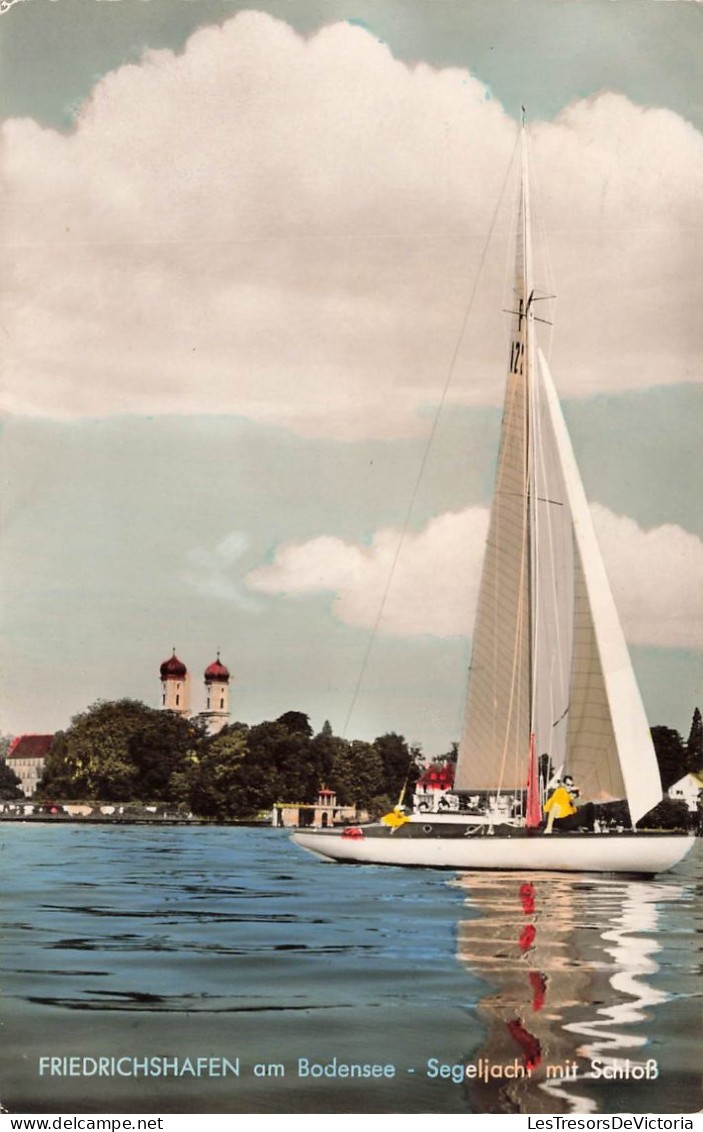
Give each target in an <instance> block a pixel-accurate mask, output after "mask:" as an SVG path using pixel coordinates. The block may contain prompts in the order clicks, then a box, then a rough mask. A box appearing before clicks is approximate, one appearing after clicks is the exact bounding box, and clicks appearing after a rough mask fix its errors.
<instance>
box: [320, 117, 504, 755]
mask: <svg viewBox="0 0 703 1132" xmlns="http://www.w3.org/2000/svg"><path fill="white" fill-rule="evenodd" d="M518 141H519V135H518V138H517V139H516V141H515V147H514V149H513V152H512V154H511V157H510V161H509V162H508V167H507V169H506V170H505V176H504V177H503V183H502V185H501V187H500V192H499V193H498V200H497V201H496V206H495V209H494V211H493V216H492V218H491V223H490V227H489V229H488V235H487V236H486V241H485V243H484V246H483V250H482V252H481V258H480V259H479V263H478V270H477V271H476V276H475V279H474V285H473V288H472V290H471V294H470V295H469V300H468V303H467V305H466V309H465V311H464V317H463V319H462V323H461V327H460V329H459V334H458V336H457V340H456V345H455V347H454V352H453V354H452V357H451V361H450V363H449V368H448V370H447V376H446V379H445V381H444V387H443V389H442V394H441V397H440V399H439V404H438V405H437V411H436V413H435V415H434V419H433V421H432V427H431V429H430V433H429V436H428V438H427V443H426V445H425V450H424V452H423V454H422V459H421V461H420V468H419V470H418V473H417V476H416V479H415V483H414V486H413V490H412V493H411V495H410V502H409V503H408V507H407V511H406V512H405V518H404V520H403V526H402V527H401V531H400V537H399V539H398V544H397V546H396V548H395V554H394V555H393V561H392V562H391V567H390V570H389V572H388V577H387V579H386V585H385V588H384V591H383V596H382V597H381V604H380V606H379V609H378V613H377V614H376V620H375V621H374V624H373V629H372V630H371V635H370V637H369V641H368V644H367V646H366V651H365V653H364V657H363V660H362V662H361V671H360V672H359V677H358V679H357V682H356V687H355V688H354V695H353V696H352V701H351V705H350V707H349V711H348V712H347V718H346V719H345V721H344V728H343V730H342V738H346V735H347V728H348V727H349V723H350V720H351V717H352V715H353V713H354V708H355V707H356V701H357V700H358V698H359V693H360V691H361V686H362V684H363V681H364V676H365V674H366V669H367V667H368V663H369V657H370V656H371V650H372V648H373V645H374V641H375V640H376V635H377V633H378V627H379V625H380V624H381V621H382V619H383V614H384V611H385V608H386V602H387V600H388V594H389V593H390V588H391V585H392V583H393V578H394V576H395V570H396V566H397V565H398V559H399V558H400V552H401V549H402V547H403V543H404V542H405V537H406V535H407V533H408V527H409V526H410V519H411V516H412V513H413V510H414V507H415V501H416V499H417V494H418V491H419V490H420V484H421V482H422V478H423V476H424V474H425V468H426V467H427V461H428V459H429V455H430V449H431V448H432V444H433V443H434V438H435V436H436V434H437V428H438V426H439V418H440V416H441V414H442V410H443V408H444V404H445V402H446V399H447V393H448V392H449V386H450V384H451V380H452V377H453V376H454V368H455V366H456V363H457V359H458V357H459V350H460V348H461V343H462V342H463V340H464V334H465V333H466V327H467V324H468V321H469V317H470V315H471V311H472V308H473V305H474V302H475V300H476V294H477V292H478V285H479V282H480V280H481V276H482V274H483V269H484V266H485V263H486V258H487V256H488V248H489V246H490V243H491V240H492V238H493V232H494V229H495V226H496V222H497V220H498V214H499V212H500V207H501V204H502V202H503V196H504V194H505V187H506V185H507V183H508V176H509V174H510V170H511V169H512V167H513V160H514V158H515V153H516V151H517V146H518Z"/></svg>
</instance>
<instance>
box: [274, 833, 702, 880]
mask: <svg viewBox="0 0 703 1132" xmlns="http://www.w3.org/2000/svg"><path fill="white" fill-rule="evenodd" d="M293 840H294V841H295V842H296V843H297V844H298V845H301V846H302V847H303V848H304V849H307V850H309V852H311V853H314V854H315V855H316V856H317V857H320V858H322V859H323V860H327V861H339V862H345V863H349V864H360V865H361V864H367V865H405V866H415V867H419V868H438V869H497V870H500V869H515V870H521V871H525V872H534V871H549V872H579V873H581V872H597V873H640V874H642V873H646V874H650V875H653V874H655V873H663V872H666V870H667V869H671V868H673V867H674V865H677V864H678V863H679V862H680V861H682V860H683V859H684V857H685V856H686V854H687V853H688V852H689V851H690V850H691V848H692V846H693V843H694V841H695V838H694V837H693V836H691V837H688V836H682V835H676V834H661V835H659V834H656V833H655V834H650V833H633V834H600V835H598V834H590V835H589V834H585V835H582V836H579V835H571V836H560V835H556V836H554V835H553V836H545V835H543V834H542V835H537V836H535V837H524V836H523V837H510V836H501V835H495V836H487V835H483V836H480V837H471V838H470V837H468V836H467V837H462V836H457V837H394V836H393V835H392V834H391V835H389V836H368V835H366V834H365V835H364V836H363V837H348V836H342V834H341V833H340V832H337V831H336V830H308V829H305V830H298V831H297V832H296V833H294V834H293Z"/></svg>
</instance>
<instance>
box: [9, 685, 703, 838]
mask: <svg viewBox="0 0 703 1132" xmlns="http://www.w3.org/2000/svg"><path fill="white" fill-rule="evenodd" d="M652 738H653V740H654V746H655V749H656V752H657V759H658V762H659V770H660V774H661V779H662V787H663V789H664V790H665V791H666V790H667V789H668V788H669V787H670V786H672V785H673V784H674V783H676V782H678V781H679V780H680V779H681V778H682V777H683V776H685V775H686V774H693V775H695V776H698V778H699V779H700V776H701V774H702V773H703V722H702V720H701V713H700V711H699V710H698V708H696V709H695V712H694V714H693V720H692V723H691V731H690V734H689V737H688V741H687V742H684V741H683V739H682V737H681V735H680V734H679V733H678V732H677V731H675V730H673V729H672V728H669V727H664V726H657V727H653V728H652ZM455 758H456V745H453V747H452V750H450V751H448V752H446V753H444V754H442V755H439V756H437V757H436V758H435V759H434V760H433V761H435V762H437V763H444V762H446V761H447V760H453V759H455ZM424 764H425V760H424V759H423V756H422V752H421V750H420V749H419V748H417V747H412V746H410V745H409V744H408V743H407V741H406V740H405V739H404V737H403V736H402V735H399V734H397V733H396V732H389V733H387V734H385V735H381V736H379V737H378V738H377V739H375V740H374V741H373V742H372V743H369V742H365V741H362V740H358V739H344V738H341V737H340V736H338V735H335V734H334V733H333V731H332V728H331V726H330V724H329V723H325V724H324V725H323V727H322V729H321V730H320V731H319V732H318V733H317V734H316V733H314V731H313V728H312V727H311V726H310V721H309V718H308V716H307V715H305V714H304V713H303V712H299V711H288V712H285V713H284V714H283V715H281V716H279V717H278V719H275V720H266V721H264V722H262V723H258V724H254V725H249V724H246V723H232V724H230V725H229V726H227V727H224V728H223V729H222V730H221V731H220V732H219V733H218V734H215V735H211V734H208V732H207V729H206V726H205V724H204V723H203V722H202V720H200V719H187V718H185V717H184V716H182V715H179V714H178V713H176V712H172V711H164V710H155V709H154V708H150V707H147V706H146V705H145V704H143V703H140V702H139V701H137V700H128V699H123V700H118V701H111V702H102V701H101V702H98V703H96V704H93V705H92V706H91V707H89V708H88V709H87V710H86V711H84V712H81V713H80V714H79V715H77V716H75V717H74V718H73V719H72V721H71V725H70V726H69V727H68V728H67V729H66V730H65V731H59V732H57V733H56V735H54V737H53V740H52V743H51V747H50V749H49V752H48V755H47V758H46V763H45V767H44V774H43V777H42V779H41V780H40V783H39V786H38V788H37V792H36V794H35V796H34V798H33V799H32V802H33V813H32V814H25V813H24V812H22V813H20V812H19V810H17V811H15V812H13V811H12V810H11V809H9V808H8V806H3V807H2V810H3V812H2V813H1V814H0V818H5V819H6V820H28V819H31V820H35V821H46V820H57V819H58V820H82V821H90V822H95V823H104V824H117V823H122V824H124V823H133V824H145V825H147V824H148V825H156V824H164V823H168V824H182V823H185V822H192V821H199V822H204V823H228V824H229V823H235V824H245V823H246V824H249V823H255V822H261V821H262V819H263V815H265V814H266V813H267V812H270V811H271V809H272V807H273V806H274V805H275V804H276V803H277V802H290V803H302V804H311V803H313V802H314V799H315V797H316V795H317V792H318V790H319V789H320V786H321V785H322V784H325V785H326V786H327V787H328V788H329V789H331V790H333V791H334V792H335V794H336V796H337V801H338V803H339V805H341V806H349V807H355V808H356V809H357V810H359V811H365V812H366V813H368V815H369V816H370V817H372V818H374V817H378V816H380V815H381V814H383V813H385V812H386V811H387V810H389V809H390V808H391V807H392V806H394V805H395V804H396V803H397V802H398V799H399V797H400V795H401V792H403V791H405V794H406V797H408V798H409V797H410V796H411V794H412V791H413V788H414V785H415V782H416V781H417V779H418V777H419V776H420V774H421V773H422V770H423V766H424ZM702 795H703V791H699V801H698V814H697V815H695V814H694V815H692V816H691V815H690V814H689V813H688V811H687V808H686V805H685V803H684V802H678V801H672V800H671V799H669V798H665V800H664V801H663V802H662V803H661V804H660V806H659V807H657V808H656V810H655V811H652V814H653V815H654V816H655V824H657V825H661V826H663V827H665V828H676V827H682V826H683V827H690V826H692V825H694V826H695V825H698V826H699V827H700V825H701V820H702V814H703V805H702V802H701V796H702ZM21 796H22V795H21V791H20V790H19V788H18V780H17V779H16V778H15V776H14V775H13V774H12V772H11V771H10V770H9V768H8V767H7V764H4V763H3V764H0V800H3V801H6V802H7V801H11V800H13V799H14V800H17V799H19V798H20V797H21ZM612 805H613V806H614V807H621V808H622V807H624V806H625V803H612ZM67 806H68V807H70V811H71V812H67V811H66V807H67ZM79 807H80V809H79ZM80 810H82V811H83V812H82V813H81V812H80ZM623 818H624V819H625V820H626V815H625V814H623Z"/></svg>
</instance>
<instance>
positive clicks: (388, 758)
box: [374, 731, 420, 802]
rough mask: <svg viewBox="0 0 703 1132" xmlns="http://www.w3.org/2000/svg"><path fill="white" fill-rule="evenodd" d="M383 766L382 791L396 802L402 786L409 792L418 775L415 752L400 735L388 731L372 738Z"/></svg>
mask: <svg viewBox="0 0 703 1132" xmlns="http://www.w3.org/2000/svg"><path fill="white" fill-rule="evenodd" d="M374 747H375V749H376V750H377V751H378V754H379V755H380V758H381V764H382V767H383V793H384V794H385V795H387V796H388V798H390V799H393V801H394V802H397V800H398V798H399V797H400V792H401V790H402V789H403V787H405V788H406V792H407V793H409V794H411V793H412V790H413V787H414V785H415V783H416V782H417V780H418V778H419V777H420V769H419V766H418V765H417V758H416V752H415V751H410V749H409V748H408V744H407V743H406V741H405V739H404V738H403V736H402V735H397V734H396V732H395V731H390V732H388V734H386V735H381V736H379V738H378V739H376V740H374Z"/></svg>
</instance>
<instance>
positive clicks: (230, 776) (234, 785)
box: [190, 727, 258, 818]
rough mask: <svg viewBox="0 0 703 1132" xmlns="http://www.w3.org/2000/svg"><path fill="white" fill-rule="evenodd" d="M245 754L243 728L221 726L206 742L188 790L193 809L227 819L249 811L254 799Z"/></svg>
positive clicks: (206, 814)
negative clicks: (248, 808)
mask: <svg viewBox="0 0 703 1132" xmlns="http://www.w3.org/2000/svg"><path fill="white" fill-rule="evenodd" d="M246 756H247V737H246V731H244V730H240V729H238V728H236V727H232V728H230V727H227V728H224V729H223V730H222V731H221V732H220V733H219V735H215V736H214V738H212V739H211V740H210V741H209V743H208V744H207V750H206V752H205V754H204V755H203V757H202V758H201V760H200V762H199V764H198V767H197V770H196V771H195V775H194V781H193V783H192V788H191V792H190V800H191V805H192V808H193V811H194V812H195V813H197V814H199V815H200V816H202V817H207V818H229V817H235V816H237V815H238V814H240V813H242V812H244V813H246V811H247V807H248V806H251V808H252V811H255V810H256V809H257V808H258V807H257V803H256V799H253V798H252V797H251V796H250V787H249V785H248V782H247V774H246V770H245V762H246Z"/></svg>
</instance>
